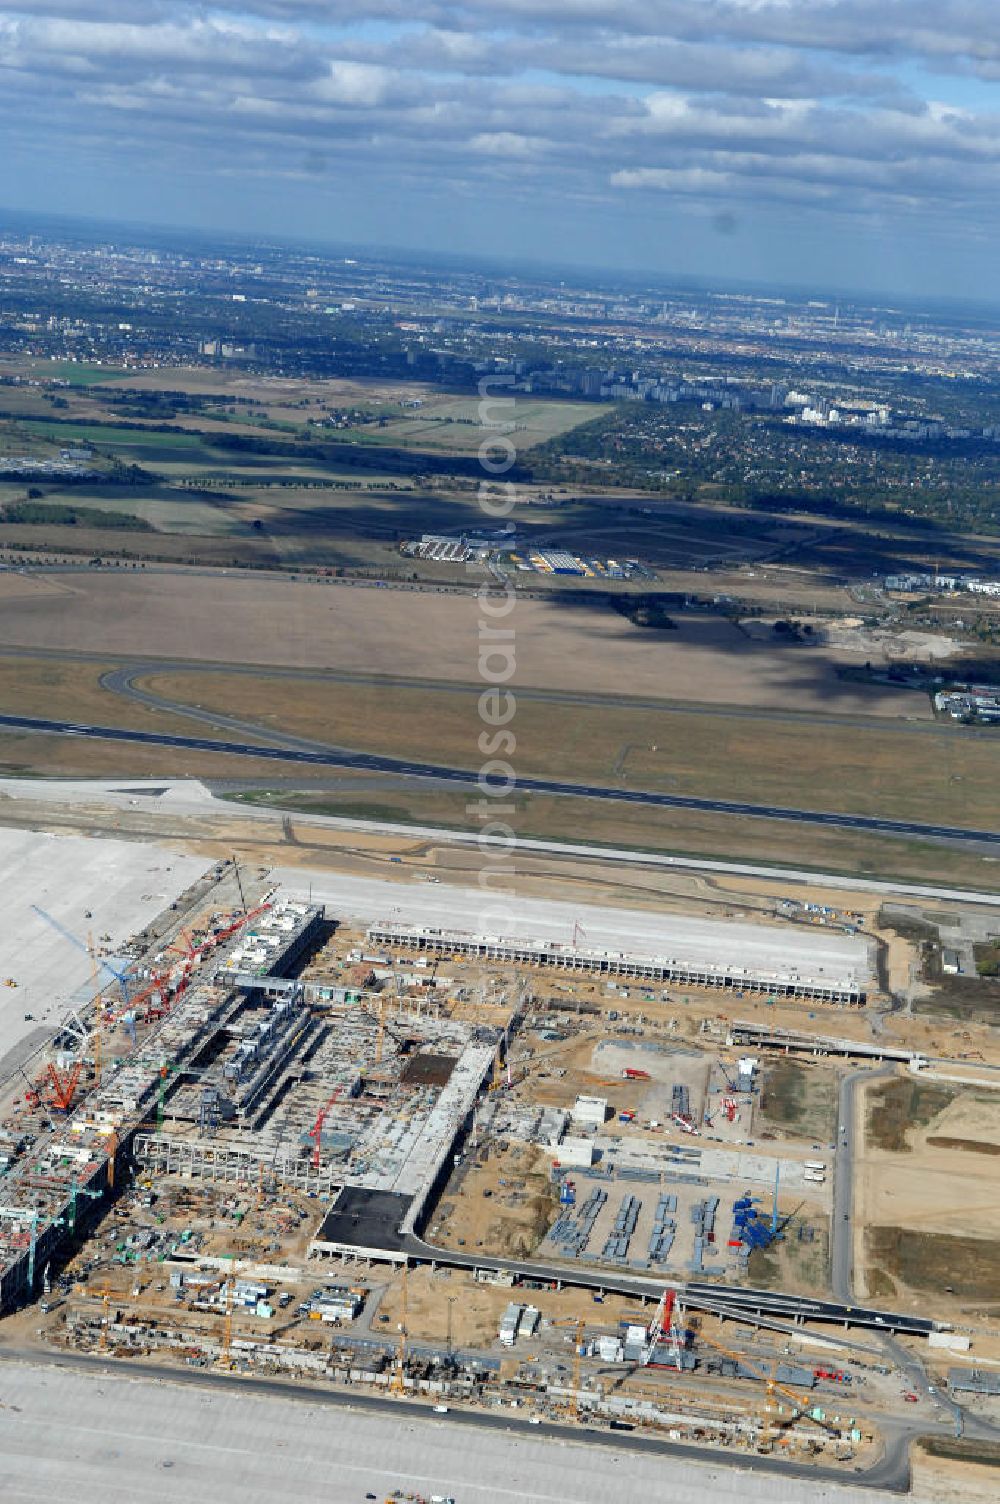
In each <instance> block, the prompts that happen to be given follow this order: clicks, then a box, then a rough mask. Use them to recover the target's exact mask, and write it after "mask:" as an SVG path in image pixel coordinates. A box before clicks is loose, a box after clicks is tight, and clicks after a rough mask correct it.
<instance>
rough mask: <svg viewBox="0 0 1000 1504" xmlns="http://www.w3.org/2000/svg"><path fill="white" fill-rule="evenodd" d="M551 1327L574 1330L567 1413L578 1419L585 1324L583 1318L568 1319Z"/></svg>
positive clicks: (572, 1418) (556, 1322)
mask: <svg viewBox="0 0 1000 1504" xmlns="http://www.w3.org/2000/svg"><path fill="white" fill-rule="evenodd" d="M552 1325H553V1326H571V1327H573V1328H575V1332H574V1337H573V1393H572V1395H571V1396H570V1402H569V1413H570V1419H571V1420H579V1419H580V1375H581V1371H582V1368H583V1339H584V1336H585V1334H586V1330H587V1323H586V1322H585V1321H584V1319H583V1317H582V1316H581V1317H579V1318H577V1317H570V1318H569V1319H568V1320H565V1321H553V1323H552Z"/></svg>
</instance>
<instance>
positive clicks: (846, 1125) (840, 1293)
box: [830, 1065, 896, 1304]
mask: <svg viewBox="0 0 1000 1504" xmlns="http://www.w3.org/2000/svg"><path fill="white" fill-rule="evenodd" d="M895 1074H896V1067H895V1065H888V1066H884V1067H883V1068H882V1069H881V1070H871V1069H870V1068H869V1069H862V1070H857V1071H849V1072H848V1074H847V1075H846V1076H844V1077H843V1079H842V1080H841V1083H840V1102H839V1106H838V1108H837V1111H838V1114H839V1116H838V1118H837V1148H836V1151H835V1152H836V1171H835V1174H834V1177H833V1234H832V1236H831V1239H830V1283H831V1288H832V1289H833V1298H834V1300H839V1301H843V1302H845V1303H847V1304H849V1303H850V1302H851V1300H852V1299H853V1298H854V1297H853V1289H852V1286H853V1277H854V1194H853V1192H854V1116H855V1113H854V1091H855V1088H856V1086H857V1085H858V1082H859V1081H875V1080H878V1078H879V1077H880V1076H894V1075H895Z"/></svg>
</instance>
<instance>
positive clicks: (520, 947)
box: [368, 924, 866, 1007]
mask: <svg viewBox="0 0 1000 1504" xmlns="http://www.w3.org/2000/svg"><path fill="white" fill-rule="evenodd" d="M368 942H369V944H371V945H382V946H386V945H387V946H396V947H399V948H401V949H405V950H416V951H423V952H426V953H430V954H438V955H461V956H470V957H474V958H475V959H477V960H481V961H501V962H508V963H512V964H516V965H522V966H538V967H544V968H548V969H550V970H556V971H570V972H585V973H591V974H593V975H596V976H607V977H628V978H632V979H634V980H637V981H649V982H675V983H680V984H681V985H683V986H687V987H712V988H718V989H720V990H722V991H725V992H737V993H743V992H753V993H764V994H766V995H768V996H774V997H785V998H803V999H809V1000H812V1001H816V1002H826V1003H844V1004H850V1005H853V1006H856V1007H860V1006H861V1005H862V1004H863V1003H864V1002H865V1000H866V993H865V990H864V987H863V985H862V983H861V981H860V980H859V979H858V978H856V977H847V976H844V977H842V978H841V979H840V980H837V981H835V980H830V981H827V980H826V979H824V978H820V977H809V976H803V975H801V974H800V973H799V972H797V971H789V972H778V971H775V972H765V971H751V970H747V969H744V968H742V967H738V966H704V965H699V964H696V963H694V962H688V961H684V960H680V959H667V958H665V957H657V956H653V957H642V956H628V955H625V954H615V953H613V952H610V951H596V950H581V949H577V948H575V947H574V946H570V945H559V944H556V943H555V942H545V941H540V940H539V941H533V940H516V939H502V938H499V937H497V936H492V935H470V934H464V933H460V932H458V931H453V930H438V929H429V928H422V927H420V926H417V925H396V924H378V925H373V926H372V927H371V928H370V929H369V931H368Z"/></svg>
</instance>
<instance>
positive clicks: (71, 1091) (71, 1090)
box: [42, 1060, 83, 1112]
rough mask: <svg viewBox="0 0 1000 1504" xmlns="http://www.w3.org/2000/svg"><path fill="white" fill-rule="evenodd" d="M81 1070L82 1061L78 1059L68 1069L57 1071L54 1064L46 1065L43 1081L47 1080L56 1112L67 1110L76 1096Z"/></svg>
mask: <svg viewBox="0 0 1000 1504" xmlns="http://www.w3.org/2000/svg"><path fill="white" fill-rule="evenodd" d="M82 1070H83V1061H82V1060H78V1061H77V1062H76V1064H75V1065H73V1066H71V1067H70V1069H69V1070H68V1071H59V1070H57V1069H56V1067H55V1066H54V1065H47V1066H46V1068H45V1075H44V1077H43V1078H42V1079H43V1082H44V1081H47V1082H48V1084H49V1086H50V1087H51V1090H52V1106H53V1107H54V1108H55V1109H56V1110H57V1111H58V1112H69V1110H70V1108H71V1107H72V1105H73V1098H74V1097H75V1096H76V1088H77V1087H78V1086H79V1084H80V1072H81V1071H82Z"/></svg>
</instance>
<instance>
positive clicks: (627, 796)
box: [0, 715, 1000, 846]
mask: <svg viewBox="0 0 1000 1504" xmlns="http://www.w3.org/2000/svg"><path fill="white" fill-rule="evenodd" d="M3 727H6V728H7V729H9V730H12V731H27V732H36V733H40V734H45V735H49V736H78V737H86V738H89V739H91V740H97V741H114V742H124V743H132V744H136V745H140V746H146V747H149V746H153V747H176V748H177V749H178V750H182V751H188V752H214V753H223V754H225V755H227V756H229V757H251V758H256V759H258V760H260V759H265V760H268V761H273V762H276V763H280V762H284V763H293V764H298V765H300V766H307V767H314V768H349V769H352V770H354V771H359V772H365V773H388V774H391V775H393V776H395V777H403V778H415V779H421V780H426V781H428V782H431V783H436V784H455V785H459V786H460V787H463V788H466V789H468V790H469V791H470V792H472V793H478V794H480V795H481V794H494V795H497V794H501V795H502V794H504V793H505V792H507V790H506V789H505V787H504V786H503V784H496V783H494V784H491V783H490V782H489V779H488V778H487V779H486V780H483V779H482V775H477V774H476V773H475V772H474V771H470V770H468V769H464V768H450V767H447V766H445V765H443V764H440V763H424V762H409V761H406V760H405V759H401V758H395V757H384V756H381V755H379V754H377V753H369V752H349V751H346V750H339V749H337V748H329V749H327V750H323V751H307V750H305V749H304V748H293V747H285V746H280V747H275V746H268V745H263V744H261V743H253V742H226V741H218V740H216V739H215V738H212V737H199V736H179V735H174V734H170V733H167V732H159V731H136V730H131V729H129V728H126V727H122V726H99V725H92V724H81V723H79V722H76V721H61V720H48V719H45V718H43V717H41V716H20V715H0V728H3ZM515 787H516V790H517V792H519V793H522V794H523V793H532V794H546V795H557V796H564V797H571V798H575V799H600V800H608V801H611V802H613V803H619V804H631V805H638V806H644V807H647V808H656V809H685V810H697V811H700V812H702V813H708V814H721V815H736V816H741V817H750V818H752V819H762V820H790V821H794V822H795V823H797V824H800V825H817V826H824V827H827V828H836V829H840V830H860V831H866V832H869V833H875V834H878V835H893V836H915V837H917V838H918V839H921V840H928V839H934V840H944V841H955V842H963V843H965V842H974V843H984V844H987V845H991V846H1000V832H998V831H995V830H975V829H971V828H970V829H965V828H963V827H962V826H954V825H925V824H921V823H920V822H918V821H914V820H888V819H882V818H880V817H879V816H876V815H851V814H841V813H837V812H833V811H827V810H805V809H792V808H788V807H786V806H782V805H771V804H748V803H746V802H744V801H742V800H732V799H703V798H698V797H696V796H694V795H688V794H662V793H654V792H651V791H644V790H641V789H625V788H611V787H608V786H607V785H601V784H584V783H565V782H562V781H561V780H559V779H554V778H518V779H517V782H516V785H515Z"/></svg>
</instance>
